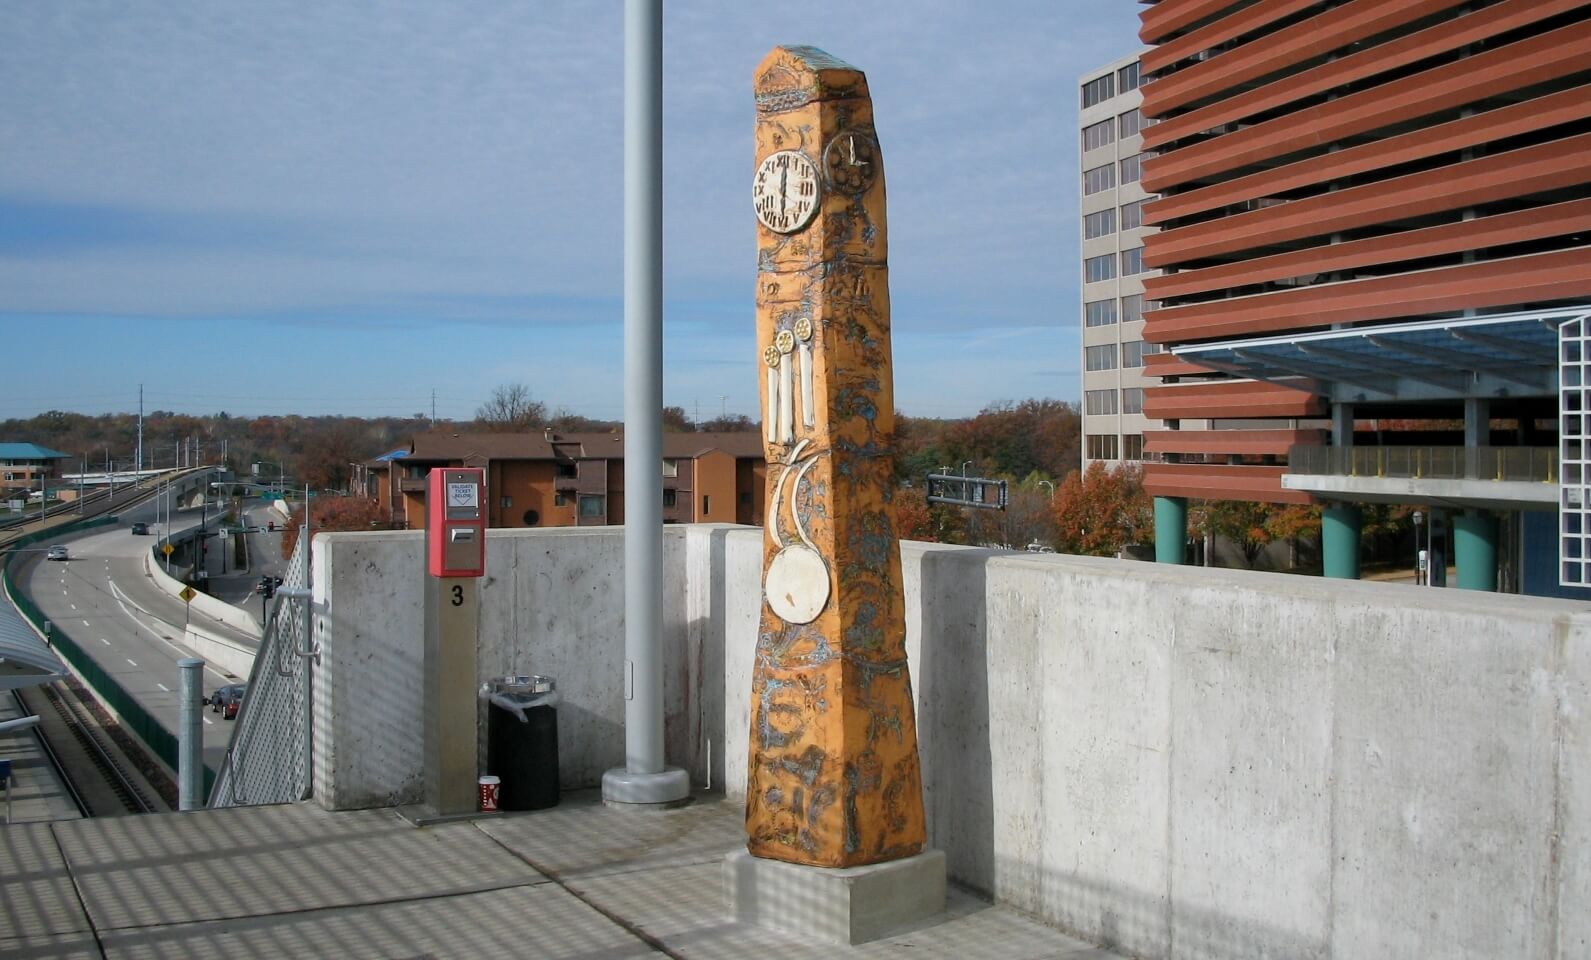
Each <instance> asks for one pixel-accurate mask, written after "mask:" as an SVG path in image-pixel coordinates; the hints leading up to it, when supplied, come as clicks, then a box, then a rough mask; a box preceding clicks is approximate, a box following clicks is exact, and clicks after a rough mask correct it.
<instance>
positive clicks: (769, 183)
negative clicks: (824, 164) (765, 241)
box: [751, 150, 820, 233]
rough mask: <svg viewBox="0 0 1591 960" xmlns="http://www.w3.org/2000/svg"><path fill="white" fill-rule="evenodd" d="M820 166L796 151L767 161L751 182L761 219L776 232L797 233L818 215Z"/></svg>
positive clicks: (789, 151) (761, 164)
mask: <svg viewBox="0 0 1591 960" xmlns="http://www.w3.org/2000/svg"><path fill="white" fill-rule="evenodd" d="M819 180H820V177H819V175H818V168H817V165H816V164H814V163H813V162H812V161H811V160H808V159H807V158H806V157H805V156H803V155H802V154H800V153H798V152H796V151H794V150H780V151H779V152H778V153H774V154H770V155H769V156H767V157H764V158H763V161H762V163H760V164H759V165H758V166H757V176H756V179H754V180H753V181H752V182H751V202H752V206H753V207H754V208H755V209H756V211H757V219H758V220H760V221H762V225H763V226H765V227H767V228H768V229H769V230H772V231H773V232H775V233H795V232H796V231H797V230H800V229H801V228H802V227H805V226H806V225H807V224H809V223H811V222H812V218H813V216H814V215H816V214H817V212H818V190H819Z"/></svg>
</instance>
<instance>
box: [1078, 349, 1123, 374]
mask: <svg viewBox="0 0 1591 960" xmlns="http://www.w3.org/2000/svg"><path fill="white" fill-rule="evenodd" d="M1083 366H1084V367H1086V368H1087V369H1089V370H1114V369H1116V345H1115V344H1114V343H1102V344H1100V345H1098V346H1096V347H1088V348H1086V349H1085V350H1084V351H1083Z"/></svg>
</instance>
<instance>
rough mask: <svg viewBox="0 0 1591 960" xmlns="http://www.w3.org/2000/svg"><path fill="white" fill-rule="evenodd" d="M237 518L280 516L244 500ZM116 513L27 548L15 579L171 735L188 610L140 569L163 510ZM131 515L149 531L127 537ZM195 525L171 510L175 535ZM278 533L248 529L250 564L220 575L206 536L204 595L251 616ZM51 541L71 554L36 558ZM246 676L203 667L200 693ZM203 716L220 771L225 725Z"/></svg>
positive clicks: (272, 562) (208, 624)
mask: <svg viewBox="0 0 1591 960" xmlns="http://www.w3.org/2000/svg"><path fill="white" fill-rule="evenodd" d="M157 499H159V498H157ZM157 512H158V513H159V515H160V521H159V522H158V523H157V520H156V514H157ZM217 512H218V511H217V508H216V507H215V505H214V504H213V503H212V505H211V506H210V507H209V509H208V511H207V514H208V517H209V522H210V526H211V527H212V528H213V527H214V525H215V518H216V515H217ZM245 516H248V517H250V519H251V522H257V523H258V524H259V525H261V526H263V525H264V524H265V520H266V519H267V517H271V518H275V519H278V520H279V519H280V516H279V515H277V514H274V513H268V512H267V508H266V507H265V506H264V505H262V504H260V503H259V502H258V501H253V502H250V503H249V504H248V505H247V507H246V509H245ZM119 517H120V520H119V522H118V523H117V524H115V525H113V526H108V527H100V528H96V529H94V530H90V531H85V532H83V533H79V534H72V535H67V536H64V537H61V538H58V539H56V540H51V541H48V542H46V543H40V544H37V545H36V547H37V548H39V549H36V550H35V551H30V552H29V557H30V559H28V560H27V561H25V562H23V563H21V564H19V565H18V569H17V570H16V579H17V583H18V585H19V586H20V587H21V588H22V589H23V590H24V591H25V592H26V593H27V594H28V595H29V596H30V597H32V598H33V601H34V602H35V603H37V604H38V605H39V607H40V609H41V610H42V611H43V612H44V615H45V616H46V617H48V618H49V619H50V620H51V622H52V623H56V624H60V625H62V626H63V627H64V628H65V629H66V630H67V631H68V632H69V633H70V634H71V636H72V638H73V639H74V640H76V641H78V643H79V644H80V645H81V646H82V647H83V648H84V650H86V651H88V653H89V654H90V655H91V656H92V657H93V658H94V659H95V660H96V662H98V663H99V664H100V665H101V666H102V667H104V668H105V670H106V671H107V672H109V673H111V674H112V675H114V676H115V677H116V679H117V681H118V682H119V683H120V684H121V685H122V686H123V688H125V689H126V690H127V691H128V693H129V694H131V695H132V696H133V697H134V698H135V699H137V700H138V702H139V703H141V704H143V706H144V707H145V709H147V710H149V711H150V714H151V715H152V716H154V717H156V718H158V719H159V720H160V721H161V722H162V723H163V724H164V725H166V727H167V729H169V730H171V731H173V732H175V731H176V729H177V715H178V704H177V697H178V692H177V691H178V687H179V685H180V682H181V681H180V671H179V670H178V668H177V661H178V660H181V659H183V658H184V657H191V656H195V653H194V652H193V651H190V650H188V649H187V648H186V647H184V646H183V645H182V638H183V624H184V622H185V618H186V617H187V616H189V615H190V614H189V612H188V611H187V610H186V609H185V604H183V603H182V601H181V600H179V599H177V598H175V597H172V596H170V595H169V594H167V593H165V592H164V591H163V590H161V589H160V588H159V587H158V586H157V585H156V584H155V583H154V581H153V580H152V579H151V578H150V577H149V576H148V574H147V573H146V572H145V571H144V567H143V558H144V555H145V554H146V553H147V552H148V551H149V550H151V549H153V548H154V547H155V546H156V545H157V544H158V543H159V542H160V539H159V535H160V534H161V533H163V528H164V526H165V524H164V521H165V507H164V506H161V507H159V509H158V511H157V506H156V503H155V501H151V502H149V503H147V504H143V505H141V506H139V507H135V508H132V509H129V510H125V511H123V512H122V513H121V514H120V515H119ZM256 517H257V518H258V520H257V521H256V520H254V518H256ZM135 521H143V522H145V523H148V524H149V525H150V534H151V535H150V536H134V535H132V534H131V532H130V526H131V524H132V523H133V522H135ZM200 522H201V510H200V508H197V507H195V508H192V509H187V510H183V509H176V510H173V511H172V515H171V527H172V533H173V534H180V533H182V532H183V531H185V530H189V529H192V528H195V527H198V526H199V525H200ZM278 527H280V523H278ZM280 537H281V534H280V533H275V534H265V533H262V534H254V535H251V536H250V537H249V541H250V542H249V548H250V550H249V553H250V559H251V562H250V564H249V567H248V569H245V570H243V571H234V570H232V569H231V562H230V557H229V559H228V562H227V567H228V570H227V574H226V575H224V576H223V575H222V574H221V572H220V566H221V554H222V550H221V549H220V548H219V547H218V545H219V544H220V543H221V541H220V540H211V541H210V543H211V549H210V550H209V562H210V568H211V592H212V593H213V594H215V595H216V596H218V597H220V598H221V599H224V600H227V601H229V602H234V603H236V604H237V605H239V606H245V605H247V608H248V609H249V610H250V611H251V612H253V613H254V614H255V616H256V618H258V617H259V614H260V601H259V598H257V597H255V596H254V593H253V586H254V584H255V583H256V582H257V581H258V579H259V577H260V576H262V575H265V574H278V575H279V574H280V569H281V566H282V561H281V552H280V551H281V545H280ZM54 543H62V544H65V545H66V546H67V548H68V550H69V552H70V555H71V559H70V560H67V561H48V560H44V559H42V557H43V553H42V548H44V547H47V546H49V545H50V544H54ZM229 554H230V552H229ZM192 615H193V616H195V617H198V616H199V614H197V613H195V614H192ZM204 619H205V622H204V624H203V625H204V627H205V629H206V630H208V631H210V632H213V633H219V634H222V635H225V636H227V637H229V638H230V639H232V640H234V641H235V642H237V643H239V644H243V645H247V646H257V645H258V641H257V640H256V639H255V638H253V637H248V636H246V635H244V634H242V633H240V632H238V631H236V630H232V629H231V628H228V627H226V626H224V625H222V624H219V623H218V622H216V621H214V620H211V619H209V618H204ZM245 679H247V678H246V677H239V676H234V675H231V674H228V673H224V672H221V671H219V670H217V669H216V668H215V667H213V666H211V665H209V664H206V667H205V670H204V694H205V695H206V696H208V695H209V694H210V693H211V692H213V691H214V690H215V688H216V687H218V686H221V685H222V684H225V683H238V682H242V681H243V680H245ZM203 716H204V743H205V751H204V752H205V763H206V765H207V766H210V767H212V768H214V769H220V766H221V763H222V761H223V759H224V756H225V751H226V746H227V740H228V738H229V737H230V736H231V733H232V728H233V724H232V722H230V721H227V720H224V719H223V718H222V717H221V715H220V714H217V713H212V712H211V711H210V710H209V709H206V710H205V712H204V714H203Z"/></svg>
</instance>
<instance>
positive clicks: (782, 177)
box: [779, 167, 790, 217]
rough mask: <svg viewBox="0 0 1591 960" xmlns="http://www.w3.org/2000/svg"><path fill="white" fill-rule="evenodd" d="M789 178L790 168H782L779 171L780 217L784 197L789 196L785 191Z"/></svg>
mask: <svg viewBox="0 0 1591 960" xmlns="http://www.w3.org/2000/svg"><path fill="white" fill-rule="evenodd" d="M789 179H790V168H789V167H785V168H784V169H783V170H780V171H779V216H781V217H783V216H784V203H785V198H786V197H788V196H789V194H788V193H787V192H786V189H787V188H786V183H787V182H788V181H789Z"/></svg>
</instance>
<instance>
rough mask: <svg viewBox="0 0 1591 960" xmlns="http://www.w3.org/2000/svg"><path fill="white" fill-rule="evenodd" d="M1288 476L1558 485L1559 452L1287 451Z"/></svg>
mask: <svg viewBox="0 0 1591 960" xmlns="http://www.w3.org/2000/svg"><path fill="white" fill-rule="evenodd" d="M1287 472H1288V473H1297V474H1310V475H1314V476H1334V477H1377V478H1380V477H1395V478H1400V479H1413V480H1513V481H1524V482H1532V481H1534V482H1539V483H1557V482H1558V451H1557V450H1556V449H1555V448H1553V447H1316V446H1304V445H1294V446H1292V447H1290V448H1289V449H1288V451H1287Z"/></svg>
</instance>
